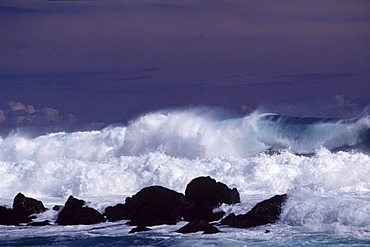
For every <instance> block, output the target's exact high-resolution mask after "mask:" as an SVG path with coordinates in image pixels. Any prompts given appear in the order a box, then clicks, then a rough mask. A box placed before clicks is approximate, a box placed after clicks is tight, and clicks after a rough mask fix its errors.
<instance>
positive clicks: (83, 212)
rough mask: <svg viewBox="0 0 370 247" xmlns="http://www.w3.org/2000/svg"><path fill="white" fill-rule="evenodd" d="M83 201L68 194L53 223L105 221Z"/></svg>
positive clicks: (95, 222) (72, 223) (70, 223)
mask: <svg viewBox="0 0 370 247" xmlns="http://www.w3.org/2000/svg"><path fill="white" fill-rule="evenodd" d="M85 204H86V203H85V201H83V200H79V199H76V198H74V197H73V196H70V197H69V198H68V200H67V202H66V203H65V205H64V207H63V209H62V210H61V211H60V213H59V215H58V218H57V220H56V221H55V223H57V224H58V225H91V224H97V223H101V222H105V221H106V219H105V218H104V216H103V215H102V214H100V213H99V212H98V211H96V210H95V209H93V208H89V207H86V206H85Z"/></svg>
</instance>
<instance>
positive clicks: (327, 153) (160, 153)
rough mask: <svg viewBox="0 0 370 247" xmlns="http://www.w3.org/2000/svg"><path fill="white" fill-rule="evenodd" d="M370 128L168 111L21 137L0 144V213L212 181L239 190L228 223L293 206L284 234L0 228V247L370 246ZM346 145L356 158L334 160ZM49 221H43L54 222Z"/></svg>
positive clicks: (112, 199) (360, 123) (104, 201)
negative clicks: (17, 202) (35, 202)
mask: <svg viewBox="0 0 370 247" xmlns="http://www.w3.org/2000/svg"><path fill="white" fill-rule="evenodd" d="M369 128H370V118H369V117H367V116H365V117H362V118H358V119H353V120H335V119H307V118H291V117H282V116H277V115H274V114H258V113H254V114H251V115H249V116H246V117H244V118H236V119H218V118H215V117H212V116H211V115H207V114H204V113H202V112H199V111H169V112H156V113H151V114H147V115H145V116H142V117H140V118H138V119H136V120H135V121H132V122H131V123H129V124H128V125H127V126H112V127H107V128H105V129H103V130H97V131H85V132H73V133H65V132H60V133H50V134H45V135H41V136H37V137H29V136H27V133H22V132H14V133H13V134H11V135H9V136H7V137H3V138H2V139H0V181H1V183H0V198H1V199H0V200H1V201H0V204H7V205H11V201H12V198H13V197H14V196H15V195H16V194H17V193H18V192H22V193H24V194H25V195H26V196H30V197H35V198H37V199H40V200H42V201H43V202H44V203H45V204H47V206H49V207H52V206H53V204H63V203H64V201H65V200H66V198H67V197H68V196H69V195H70V194H73V195H74V196H76V197H79V198H82V199H85V200H88V201H90V202H91V206H93V207H95V208H97V209H98V210H100V211H102V210H103V209H104V207H105V206H107V205H114V204H115V203H117V202H122V201H124V198H125V197H126V196H130V195H132V194H134V193H136V192H137V191H139V190H140V189H142V188H143V187H146V186H150V185H162V186H165V187H168V188H170V189H174V190H176V191H179V192H184V191H185V187H186V185H187V183H189V182H190V181H191V180H192V179H193V178H195V177H197V176H204V175H209V176H211V177H213V178H215V179H216V180H218V181H221V182H223V183H225V184H227V185H229V186H230V187H236V188H237V189H238V191H239V192H240V194H241V201H242V203H241V204H238V205H235V206H225V205H223V206H222V207H221V209H222V210H224V211H226V212H227V213H230V212H235V213H237V214H238V213H245V212H247V211H248V210H249V209H250V208H251V207H253V205H254V204H255V203H256V202H258V201H260V200H263V199H266V198H267V197H269V196H271V195H274V194H281V193H288V195H289V199H288V201H287V203H286V204H285V206H284V210H283V213H282V219H281V221H280V222H279V223H278V224H276V225H269V226H263V227H259V228H253V229H248V230H246V229H237V230H235V229H232V228H228V227H222V231H223V233H220V234H216V235H214V236H202V235H200V234H195V235H191V237H188V236H183V235H179V234H177V233H174V232H173V231H175V230H177V229H178V228H179V227H180V225H181V224H183V223H180V224H179V225H178V226H158V227H154V231H151V232H147V233H138V234H134V235H128V234H127V232H128V231H129V228H128V226H125V225H124V222H123V223H103V224H99V225H95V226H73V227H72V226H70V227H63V226H55V225H53V226H46V227H42V228H34V227H6V226H1V227H0V229H1V231H0V239H1V240H4V241H5V240H6V241H7V242H5V243H7V244H8V245H12V244H14V245H16V244H20V243H27V241H29V243H31V244H32V243H33V244H35V243H37V242H38V243H39V244H41V243H46V244H51V243H57V244H61V245H65V244H68V245H85V246H88V245H95V244H102V243H105V244H110V245H115V244H118V245H122V244H123V243H125V244H128V245H134V244H142V245H183V246H186V245H190V244H191V245H229V246H243V245H245V244H252V245H264V246H279V245H280V246H284V245H285V246H286V245H289V244H290V245H292V244H296V245H304V244H307V245H312V246H315V245H321V244H327V245H336V244H344V245H350V244H354V245H357V246H359V245H360V246H361V245H365V244H368V243H370V156H369V154H368V153H367V152H366V151H364V150H361V151H357V150H356V147H357V146H358V145H362V146H365V147H367V145H368V139H367V138H368V133H369ZM345 146H346V147H353V149H352V150H351V149H348V148H347V149H345V151H338V149H340V148H341V147H345ZM272 150H275V151H272ZM277 150H278V151H277ZM333 150H336V151H333ZM302 154H310V155H302ZM50 214H53V212H51V211H50V212H49V211H47V212H46V213H45V214H44V215H41V216H39V217H40V219H43V218H48V217H49V218H53V217H54V218H55V217H56V215H50ZM266 229H269V230H270V232H269V233H265V231H266ZM168 231H169V232H168ZM72 240H73V241H72ZM22 241H23V242H22ZM297 241H298V242H297Z"/></svg>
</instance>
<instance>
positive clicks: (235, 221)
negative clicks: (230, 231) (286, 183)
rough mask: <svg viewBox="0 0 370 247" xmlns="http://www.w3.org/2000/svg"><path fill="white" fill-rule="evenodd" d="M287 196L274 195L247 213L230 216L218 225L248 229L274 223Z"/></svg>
mask: <svg viewBox="0 0 370 247" xmlns="http://www.w3.org/2000/svg"><path fill="white" fill-rule="evenodd" d="M286 199H287V195H286V194H283V195H276V196H274V197H271V198H269V199H267V200H264V201H262V202H259V203H257V204H256V206H254V207H253V208H252V209H251V210H250V211H249V212H248V213H246V214H243V215H237V216H236V215H235V214H230V215H229V216H227V217H226V218H225V219H223V220H222V221H221V222H220V224H223V225H229V226H232V227H237V228H248V227H255V226H260V225H265V224H269V223H275V222H276V221H278V220H279V219H280V214H281V210H282V206H283V204H284V203H285V201H286Z"/></svg>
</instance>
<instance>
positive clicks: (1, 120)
mask: <svg viewBox="0 0 370 247" xmlns="http://www.w3.org/2000/svg"><path fill="white" fill-rule="evenodd" d="M3 108H4V109H0V126H1V125H3V126H4V125H5V126H7V127H10V128H16V127H22V126H23V127H25V126H28V127H30V126H31V127H32V126H35V127H38V126H55V125H65V126H71V125H74V124H76V123H77V122H78V119H77V117H76V116H75V115H73V114H72V113H60V112H59V111H58V110H57V109H54V108H52V107H49V106H46V107H43V108H41V109H37V108H36V107H35V106H33V105H26V104H24V103H22V102H20V101H14V100H12V101H9V102H7V103H6V104H5V105H4V106H3Z"/></svg>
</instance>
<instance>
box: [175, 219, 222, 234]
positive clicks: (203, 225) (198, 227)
mask: <svg viewBox="0 0 370 247" xmlns="http://www.w3.org/2000/svg"><path fill="white" fill-rule="evenodd" d="M200 231H202V232H203V234H213V233H219V232H220V230H218V229H217V228H216V227H215V226H213V225H211V224H209V223H208V222H207V221H205V220H193V221H191V222H189V223H188V224H186V225H185V226H183V227H181V228H180V229H179V230H177V232H179V233H192V232H200Z"/></svg>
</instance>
